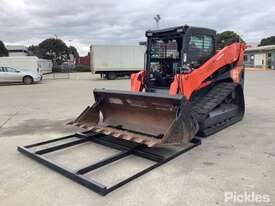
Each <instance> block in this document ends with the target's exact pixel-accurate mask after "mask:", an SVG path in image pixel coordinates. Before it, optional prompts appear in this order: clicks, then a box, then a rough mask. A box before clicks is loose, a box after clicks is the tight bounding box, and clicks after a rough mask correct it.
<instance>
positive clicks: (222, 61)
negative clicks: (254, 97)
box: [169, 43, 245, 99]
mask: <svg viewBox="0 0 275 206" xmlns="http://www.w3.org/2000/svg"><path fill="white" fill-rule="evenodd" d="M244 49H245V44H244V43H233V44H231V45H229V46H226V47H224V48H223V49H221V50H219V51H218V52H217V53H216V54H215V55H214V56H213V57H211V58H210V59H209V60H208V61H206V62H205V63H204V64H203V65H202V66H200V67H199V68H197V69H195V70H193V71H192V72H191V73H188V74H177V75H175V78H174V81H173V83H172V84H171V86H170V89H169V94H170V95H176V94H177V93H178V91H180V93H181V94H182V95H183V96H185V97H186V98H187V99H190V97H191V95H192V93H193V92H194V91H196V90H198V89H200V88H201V87H202V86H203V85H204V84H207V83H204V81H205V80H206V79H207V78H208V77H209V76H211V75H212V74H213V73H214V72H216V71H217V70H219V69H220V68H222V67H224V66H226V65H229V64H235V67H234V68H233V70H232V71H234V72H231V76H232V79H233V81H237V80H238V79H237V76H238V74H239V72H240V71H241V70H242V69H243V66H242V65H243V55H244Z"/></svg>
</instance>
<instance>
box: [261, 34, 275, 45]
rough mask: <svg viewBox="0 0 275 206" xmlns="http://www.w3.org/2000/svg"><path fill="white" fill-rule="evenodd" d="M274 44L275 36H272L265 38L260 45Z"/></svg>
mask: <svg viewBox="0 0 275 206" xmlns="http://www.w3.org/2000/svg"><path fill="white" fill-rule="evenodd" d="M274 44H275V36H270V37H267V38H263V39H262V40H261V43H260V44H259V46H266V45H274Z"/></svg>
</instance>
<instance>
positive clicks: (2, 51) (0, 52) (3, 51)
mask: <svg viewBox="0 0 275 206" xmlns="http://www.w3.org/2000/svg"><path fill="white" fill-rule="evenodd" d="M7 56H9V51H8V50H7V48H6V47H5V44H4V43H3V42H2V41H1V40H0V57H7Z"/></svg>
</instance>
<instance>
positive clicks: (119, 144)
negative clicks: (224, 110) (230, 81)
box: [17, 132, 201, 196]
mask: <svg viewBox="0 0 275 206" xmlns="http://www.w3.org/2000/svg"><path fill="white" fill-rule="evenodd" d="M75 137H77V140H74V141H71V142H66V143H62V144H59V145H55V146H51V147H47V148H46V149H41V150H37V151H32V150H31V149H32V148H35V147H37V146H42V145H47V144H49V143H56V142H58V141H63V140H67V139H70V138H75ZM89 141H90V142H93V143H97V144H100V145H104V146H107V147H110V148H113V149H117V150H119V151H120V152H119V153H118V154H115V155H113V156H110V157H108V158H105V159H103V160H100V161H98V162H96V163H94V164H91V165H89V166H87V167H84V168H81V169H78V170H76V171H73V170H70V169H67V168H64V167H63V166H62V165H60V164H58V163H56V162H53V161H51V160H49V159H48V158H46V157H44V156H43V155H44V154H47V153H49V152H54V151H58V150H62V149H66V148H68V147H71V146H75V145H78V144H82V143H85V142H89ZM200 144H201V141H200V139H196V138H194V139H193V140H192V141H191V142H190V143H189V144H188V145H187V146H185V147H182V148H181V149H178V150H177V151H173V152H172V153H171V152H170V154H169V155H167V154H166V155H163V154H159V152H158V151H157V150H158V149H154V148H148V147H146V146H145V145H142V144H137V143H133V142H129V141H127V140H121V139H117V138H114V137H111V136H106V135H102V134H98V133H94V132H84V133H76V134H74V135H70V136H66V137H62V138H58V139H53V140H49V141H44V142H40V143H36V144H32V145H27V146H20V147H18V148H17V149H18V151H19V152H21V153H23V154H24V155H26V156H28V157H30V158H32V159H33V160H36V161H38V162H39V163H41V164H43V165H45V166H46V167H48V168H50V169H52V170H54V171H56V172H58V173H60V174H62V175H64V176H66V177H68V178H70V179H72V180H73V181H76V182H78V183H79V184H81V185H83V186H85V187H87V188H89V189H91V190H93V191H95V192H96V193H98V194H100V195H103V196H104V195H106V194H108V193H110V192H112V191H113V190H115V189H117V188H119V187H121V186H122V185H124V184H126V183H128V182H130V181H132V180H134V179H136V178H138V177H140V176H142V175H144V174H145V173H147V172H149V171H151V170H153V169H155V168H157V167H159V166H161V165H162V164H164V163H166V162H168V161H169V160H172V159H174V158H175V157H177V156H179V155H181V154H183V153H184V152H187V151H188V150H190V149H192V148H194V147H196V146H198V145H200ZM154 150H156V151H154ZM129 155H136V156H139V157H142V158H146V159H149V160H151V161H154V162H155V163H154V164H153V165H151V166H149V167H147V168H145V169H143V170H141V171H139V172H138V173H136V174H134V175H133V176H130V177H128V178H126V179H124V180H122V181H121V182H119V183H117V184H115V185H113V186H111V187H107V186H105V185H103V184H101V183H99V182H97V181H95V180H93V179H88V178H87V177H85V176H84V174H85V173H88V172H91V171H92V170H95V169H98V168H100V167H102V166H104V165H107V164H110V163H112V162H115V161H117V160H119V159H122V158H124V157H126V156H129Z"/></svg>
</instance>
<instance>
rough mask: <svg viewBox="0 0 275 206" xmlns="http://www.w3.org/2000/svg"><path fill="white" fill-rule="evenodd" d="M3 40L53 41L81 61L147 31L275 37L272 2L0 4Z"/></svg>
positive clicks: (38, 0) (36, 0) (44, 0)
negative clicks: (183, 29) (191, 29)
mask: <svg viewBox="0 0 275 206" xmlns="http://www.w3.org/2000/svg"><path fill="white" fill-rule="evenodd" d="M0 5H1V7H0V40H2V41H4V43H5V44H6V45H9V44H20V45H26V46H28V45H32V44H34V45H35V44H39V43H40V42H41V41H43V40H44V39H46V38H54V37H55V35H56V36H57V37H58V38H60V39H62V40H63V41H64V42H65V43H66V44H67V45H73V46H75V47H76V48H77V49H78V51H79V53H80V54H81V55H85V54H87V52H88V51H89V47H90V45H91V44H132V45H136V44H138V42H139V41H144V40H145V37H144V34H145V31H146V30H148V29H155V28H156V23H155V21H154V19H153V17H154V16H155V15H156V14H160V16H161V20H160V28H164V27H171V26H178V25H185V24H188V25H192V26H201V27H207V28H211V29H215V30H216V31H218V32H222V31H224V30H233V31H235V32H237V33H238V34H240V35H241V37H242V38H243V39H244V40H246V41H247V42H259V41H260V40H261V39H262V38H264V37H268V36H271V35H275V18H274V17H275V1H274V0H118V1H115V0H0Z"/></svg>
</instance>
